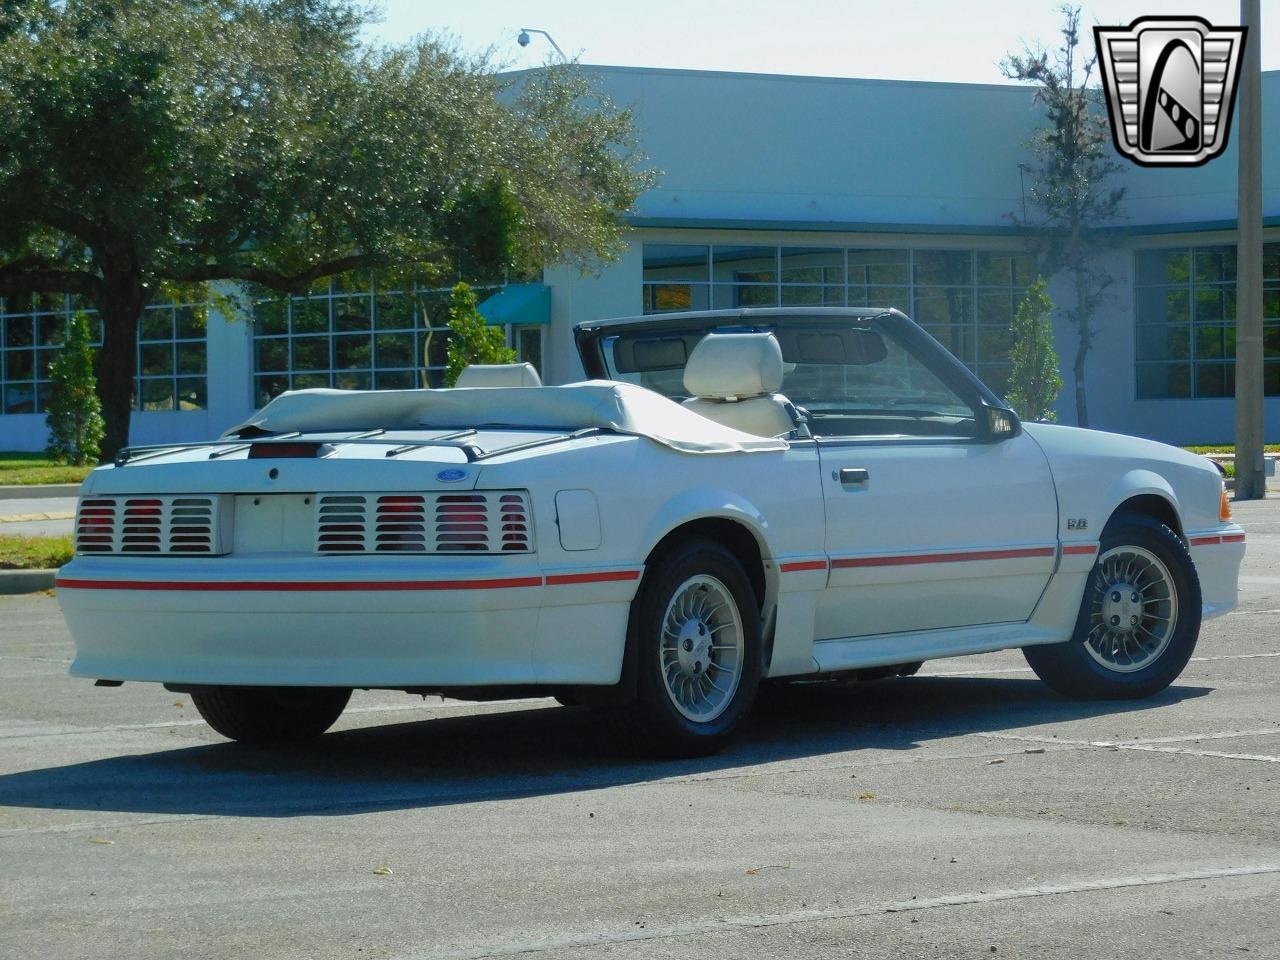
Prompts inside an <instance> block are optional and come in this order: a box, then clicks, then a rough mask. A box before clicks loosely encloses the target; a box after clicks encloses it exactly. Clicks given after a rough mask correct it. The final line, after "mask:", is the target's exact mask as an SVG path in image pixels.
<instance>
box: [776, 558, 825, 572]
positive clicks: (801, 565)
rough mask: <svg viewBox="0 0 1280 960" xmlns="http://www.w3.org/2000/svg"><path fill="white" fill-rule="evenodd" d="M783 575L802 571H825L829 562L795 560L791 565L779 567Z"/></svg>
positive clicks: (785, 564) (786, 564)
mask: <svg viewBox="0 0 1280 960" xmlns="http://www.w3.org/2000/svg"><path fill="white" fill-rule="evenodd" d="M778 569H779V570H781V571H782V572H783V573H797V572H799V571H801V570H825V569H827V561H825V560H793V561H792V562H791V563H784V564H782V565H781V566H779V567H778Z"/></svg>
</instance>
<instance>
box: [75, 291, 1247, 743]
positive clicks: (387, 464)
mask: <svg viewBox="0 0 1280 960" xmlns="http://www.w3.org/2000/svg"><path fill="white" fill-rule="evenodd" d="M576 336H577V341H578V346H579V350H580V352H581V354H582V359H583V363H584V365H585V368H586V370H587V372H588V374H589V375H590V376H591V377H592V378H593V379H591V380H590V381H588V382H585V383H579V384H573V385H570V386H561V387H546V386H541V385H539V384H538V383H537V380H536V376H535V375H533V373H532V369H531V368H526V367H521V366H513V367H510V368H506V367H498V368H471V369H469V370H468V371H466V372H465V373H464V379H463V381H462V385H460V386H459V387H458V388H455V389H452V390H410V391H386V392H341V391H331V390H304V391H298V392H295V393H287V394H285V395H283V396H281V397H279V398H278V399H276V400H275V401H273V402H272V403H270V404H268V405H267V406H266V407H265V408H264V409H263V410H262V411H260V412H259V413H258V415H257V416H255V417H254V418H253V419H252V420H251V421H249V422H248V423H245V424H243V425H241V426H239V427H236V428H235V429H233V430H230V431H228V433H226V434H225V435H224V436H223V437H222V438H221V439H219V440H216V441H211V442H208V443H192V444H182V445H173V446H165V447H150V448H133V449H130V450H126V451H124V452H122V453H121V455H120V456H119V457H118V458H117V460H116V462H115V464H114V465H111V466H104V467H100V468H99V469H97V470H95V471H94V472H93V473H92V474H91V475H90V476H89V478H88V480H87V481H86V482H85V485H84V491H83V494H82V497H81V500H80V503H79V512H78V517H77V521H76V556H75V559H74V560H73V561H72V562H71V563H70V564H69V565H68V566H66V567H65V568H63V570H62V571H61V573H60V575H59V577H58V581H57V585H58V599H59V601H60V603H61V605H62V608H63V610H64V612H65V614H66V618H67V621H68V623H69V624H70V627H71V632H72V634H73V636H74V637H75V641H76V645H77V656H76V659H75V662H74V663H73V665H72V667H71V672H72V673H73V674H75V675H76V676H82V677H91V678H96V679H97V680H98V682H99V683H100V684H102V685H108V686H112V685H118V684H119V683H120V682H123V681H132V680H142V681H156V682H160V683H164V684H165V685H167V686H168V687H169V688H170V689H173V690H179V691H186V692H188V693H190V695H191V696H192V699H193V701H194V702H195V704H196V706H197V707H198V708H199V710H200V712H201V713H202V714H203V716H204V717H205V719H206V720H208V722H209V723H210V724H211V725H212V726H213V727H214V728H215V729H217V730H218V731H220V732H221V733H223V734H225V735H226V736H228V737H231V738H234V739H237V740H258V741H261V740H285V739H298V738H303V737H310V736H316V735H318V734H320V733H322V732H323V731H324V730H326V729H327V728H328V727H329V726H330V725H331V724H332V723H333V722H334V720H335V719H337V717H338V716H339V714H340V713H341V712H342V710H343V708H344V706H345V705H346V703H347V700H348V698H349V696H350V694H351V690H352V689H353V688H357V687H359V688H388V689H398V690H406V691H410V692H414V693H427V692H439V693H445V694H448V695H450V696H455V697H464V698H474V699H484V698H489V697H495V696H511V695H513V694H515V693H517V692H519V693H528V692H530V691H538V692H541V693H544V694H548V695H555V696H557V697H559V698H560V699H561V700H562V702H571V703H579V704H586V705H591V706H598V707H604V708H608V709H610V710H612V711H613V712H614V713H615V714H616V715H618V716H620V717H622V718H623V721H624V724H625V725H626V728H627V729H629V730H631V731H634V732H635V734H637V735H638V736H640V737H641V738H643V739H644V740H645V741H646V742H648V743H650V744H651V745H653V746H654V747H656V748H659V749H661V750H664V751H667V752H671V753H682V754H693V753H700V752H706V751H710V750H713V749H716V748H717V747H719V746H721V745H722V744H723V743H724V742H725V741H726V740H727V739H728V738H729V737H730V736H731V735H732V734H733V733H734V732H735V731H736V730H737V729H739V727H740V726H741V725H742V723H743V720H744V719H745V718H746V716H747V715H748V713H749V711H750V709H751V706H752V702H753V700H754V698H755V695H756V690H757V687H758V686H759V684H760V683H761V682H762V681H763V680H766V679H775V678H801V679H817V678H822V677H850V676H853V677H859V676H861V677H866V676H871V675H884V674H895V673H901V674H908V673H911V672H914V670H915V669H916V668H918V667H919V665H920V663H921V661H923V660H926V659H929V658H933V657H949V656H960V655H963V654H972V653H981V652H984V651H990V650H998V649H1002V648H1008V647H1020V648H1022V649H1023V650H1024V651H1025V654H1026V657H1027V660H1028V661H1029V662H1030V664H1031V666H1032V667H1033V668H1034V670H1035V672H1036V673H1037V674H1038V675H1039V676H1040V677H1041V678H1042V679H1043V680H1044V681H1045V682H1046V683H1048V684H1049V685H1050V686H1051V687H1053V688H1054V689H1056V690H1058V691H1060V692H1062V693H1064V694H1067V695H1069V696H1075V697H1092V698H1102V697H1141V696H1146V695H1149V694H1152V693H1154V692H1156V691H1158V690H1161V689H1163V688H1164V687H1165V686H1167V685H1168V684H1169V683H1170V682H1172V681H1173V680H1174V679H1175V678H1176V677H1177V676H1178V674H1179V673H1180V672H1181V671H1182V669H1183V667H1184V666H1185V665H1186V663H1187V660H1188V658H1189V657H1190V656H1191V653H1192V650H1193V649H1194V647H1195V644H1196V637H1197V634H1198V633H1199V630H1200V622H1201V619H1202V618H1203V617H1209V616H1214V615H1217V614H1221V613H1224V612H1225V611H1227V610H1229V609H1231V608H1232V606H1233V605H1234V604H1235V602H1236V581H1237V575H1238V571H1239V566H1240V561H1241V558H1242V557H1243V555H1244V532H1243V531H1242V530H1241V528H1240V527H1239V526H1237V525H1236V524H1234V523H1233V522H1232V521H1231V518H1230V512H1229V508H1228V504H1227V500H1226V496H1225V494H1224V492H1223V486H1222V481H1221V479H1220V477H1219V474H1218V472H1217V471H1216V470H1215V469H1214V467H1213V466H1212V465H1211V464H1210V463H1209V462H1208V461H1207V460H1205V459H1203V458H1201V457H1197V456H1193V455H1191V454H1189V453H1186V452H1184V451H1182V450H1178V449H1175V448H1173V447H1168V446H1164V445H1162V444H1159V443H1153V442H1150V441H1146V440H1138V439H1134V438H1132V437H1122V436H1115V435H1112V434H1106V433H1098V432H1093V431H1088V430H1078V429H1072V428H1067V427H1060V426H1053V425H1049V424H1041V423H1035V424H1025V425H1024V424H1021V423H1020V422H1019V420H1018V418H1017V416H1016V415H1015V414H1014V413H1013V411H1011V410H1009V409H1007V408H1006V407H1005V406H1004V405H1003V404H1002V403H1001V401H1000V400H998V399H997V398H996V397H995V396H994V395H993V394H992V393H991V392H990V391H989V390H988V389H987V388H986V387H984V386H983V385H982V384H981V383H980V382H979V381H978V380H977V379H975V378H974V376H973V375H972V374H971V373H969V371H968V370H967V369H966V368H965V367H964V366H963V365H961V364H960V363H959V362H958V361H957V360H956V359H955V358H953V357H952V356H951V355H950V354H948V353H947V352H946V351H945V350H944V349H943V348H942V347H941V346H939V345H938V343H937V342H936V341H934V340H933V339H932V338H931V337H929V336H928V335H927V334H926V333H924V331H922V330H921V329H920V328H919V327H917V326H916V325H915V324H914V323H912V322H911V321H910V320H909V319H908V318H907V317H905V316H903V315H902V314H901V313H898V312H897V311H894V310H876V309H866V310H854V309H848V310H845V309H812V310H810V309H802V308H796V309H790V310H787V309H782V310H778V309H770V310H734V311H718V312H703V313H686V314H676V315H666V316H660V317H643V318H633V319H622V320H609V321H602V322H598V323H588V324H582V325H580V326H579V328H578V329H577V331H576Z"/></svg>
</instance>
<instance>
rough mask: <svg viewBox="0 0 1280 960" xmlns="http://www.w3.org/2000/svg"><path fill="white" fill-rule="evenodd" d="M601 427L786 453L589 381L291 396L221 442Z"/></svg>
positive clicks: (639, 390)
mask: <svg viewBox="0 0 1280 960" xmlns="http://www.w3.org/2000/svg"><path fill="white" fill-rule="evenodd" d="M498 425H501V426H508V427H543V428H556V429H566V430H583V429H589V428H593V427H594V428H604V429H608V430H614V431H616V432H618V433H626V434H632V435H635V436H641V437H648V438H650V439H652V440H655V441H657V442H658V443H661V444H664V445H666V446H668V447H671V448H672V449H673V450H679V451H681V452H682V453H742V452H748V451H765V450H785V449H787V446H788V444H787V442H786V441H785V440H778V439H769V438H763V437H757V436H753V435H752V434H749V433H742V432H740V431H738V430H733V429H730V428H729V427H725V426H722V425H720V424H718V423H716V422H715V421H713V420H708V419H707V418H706V417H703V416H700V415H698V414H696V413H694V412H693V411H691V410H688V409H686V408H685V407H682V406H681V405H680V404H678V403H676V402H675V401H673V400H669V399H667V398H666V397H664V396H662V395H661V394H659V393H655V392H654V391H652V390H648V389H645V388H644V387H640V386H636V385H635V384H630V383H620V382H615V381H611V380H590V381H586V382H584V383H573V384H568V385H567V386H562V387H498V388H465V387H464V388H454V389H450V390H324V389H317V390H294V391H291V392H288V393H283V394H281V395H280V396H279V397H276V399H274V400H272V401H271V402H270V403H268V404H267V405H266V406H265V407H263V408H262V409H261V410H259V411H258V412H257V413H256V414H255V415H254V416H252V417H251V418H249V419H248V420H247V421H245V422H244V423H242V424H239V425H238V426H235V427H232V428H231V429H230V430H228V431H227V432H226V433H225V434H223V436H233V435H235V434H237V433H239V432H240V431H242V430H244V429H246V428H249V427H257V428H258V429H261V430H268V431H271V432H273V433H289V432H294V431H297V432H299V433H320V432H329V431H341V430H376V429H379V428H381V429H384V430H407V429H414V428H416V427H429V428H432V429H440V428H465V427H485V426H498Z"/></svg>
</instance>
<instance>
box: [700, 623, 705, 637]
mask: <svg viewBox="0 0 1280 960" xmlns="http://www.w3.org/2000/svg"><path fill="white" fill-rule="evenodd" d="M706 632H707V625H706V624H705V623H700V624H698V636H700V637H701V636H704V635H705V634H706Z"/></svg>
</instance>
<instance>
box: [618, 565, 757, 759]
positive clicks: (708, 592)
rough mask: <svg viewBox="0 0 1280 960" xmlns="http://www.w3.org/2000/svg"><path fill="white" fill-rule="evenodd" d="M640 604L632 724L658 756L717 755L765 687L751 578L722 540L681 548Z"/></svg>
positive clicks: (648, 584) (654, 576) (658, 570)
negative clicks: (635, 688) (722, 544)
mask: <svg viewBox="0 0 1280 960" xmlns="http://www.w3.org/2000/svg"><path fill="white" fill-rule="evenodd" d="M635 602H636V603H637V604H639V606H638V608H637V610H636V616H635V617H634V623H635V629H636V635H635V636H634V637H633V638H632V640H633V642H634V643H635V644H636V657H637V663H636V667H637V671H638V672H637V677H636V687H637V700H636V703H635V704H634V705H633V707H632V709H631V711H630V714H629V716H628V717H627V718H626V721H627V723H628V725H629V726H630V727H631V728H632V732H633V733H635V734H637V735H638V736H639V738H640V741H641V744H642V745H643V746H644V747H646V748H647V749H650V750H653V751H656V752H659V753H664V754H668V755H673V756H702V755H706V754H709V753H714V752H715V751H717V750H719V749H720V748H721V747H723V746H724V745H725V744H726V743H727V742H728V741H729V740H730V739H731V738H732V737H733V735H734V734H735V733H736V732H737V731H738V729H739V728H740V727H741V725H742V723H743V721H745V720H746V718H747V715H748V714H749V713H750V711H751V706H752V704H753V703H754V702H755V697H756V689H757V687H758V686H759V683H760V617H759V607H758V605H757V603H756V597H755V594H754V592H753V590H752V588H751V582H750V580H749V579H748V578H747V574H746V572H745V571H744V570H743V569H742V565H741V564H740V563H739V562H738V561H737V560H736V559H735V558H734V556H733V555H732V554H731V553H729V552H728V551H727V550H725V549H724V548H723V547H721V546H719V545H718V544H715V543H711V542H708V541H694V542H690V543H686V544H682V545H680V546H678V547H676V548H675V549H674V550H673V551H672V552H671V553H669V554H667V555H666V557H664V558H663V559H662V560H661V561H659V563H658V564H657V566H656V567H655V569H654V570H653V571H652V573H651V574H650V575H649V576H648V577H646V580H645V583H644V585H643V586H642V587H641V590H640V593H639V594H638V595H637V598H636V601H635Z"/></svg>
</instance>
